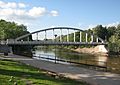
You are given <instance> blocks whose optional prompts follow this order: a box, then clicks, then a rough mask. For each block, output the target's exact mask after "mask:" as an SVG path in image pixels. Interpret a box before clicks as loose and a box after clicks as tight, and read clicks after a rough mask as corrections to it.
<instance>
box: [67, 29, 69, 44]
mask: <svg viewBox="0 0 120 85" xmlns="http://www.w3.org/2000/svg"><path fill="white" fill-rule="evenodd" d="M67 42H69V29H68V33H67Z"/></svg>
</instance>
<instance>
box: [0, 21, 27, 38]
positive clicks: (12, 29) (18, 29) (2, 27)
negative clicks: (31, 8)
mask: <svg viewBox="0 0 120 85" xmlns="http://www.w3.org/2000/svg"><path fill="white" fill-rule="evenodd" d="M26 33H29V32H28V31H27V27H26V26H24V25H23V24H21V25H18V24H16V23H15V22H7V21H5V20H0V40H6V39H15V38H17V37H19V36H21V35H24V34H26Z"/></svg>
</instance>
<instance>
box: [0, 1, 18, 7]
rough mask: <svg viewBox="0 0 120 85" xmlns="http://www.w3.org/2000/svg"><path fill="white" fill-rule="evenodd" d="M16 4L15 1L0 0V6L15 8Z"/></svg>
mask: <svg viewBox="0 0 120 85" xmlns="http://www.w3.org/2000/svg"><path fill="white" fill-rule="evenodd" d="M16 7H17V4H16V3H15V2H8V3H6V2H3V1H0V8H16Z"/></svg>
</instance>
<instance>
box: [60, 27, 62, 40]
mask: <svg viewBox="0 0 120 85" xmlns="http://www.w3.org/2000/svg"><path fill="white" fill-rule="evenodd" d="M60 32H61V34H60V42H62V29H60Z"/></svg>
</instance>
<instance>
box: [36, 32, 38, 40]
mask: <svg viewBox="0 0 120 85" xmlns="http://www.w3.org/2000/svg"><path fill="white" fill-rule="evenodd" d="M36 40H37V41H38V33H36Z"/></svg>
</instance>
